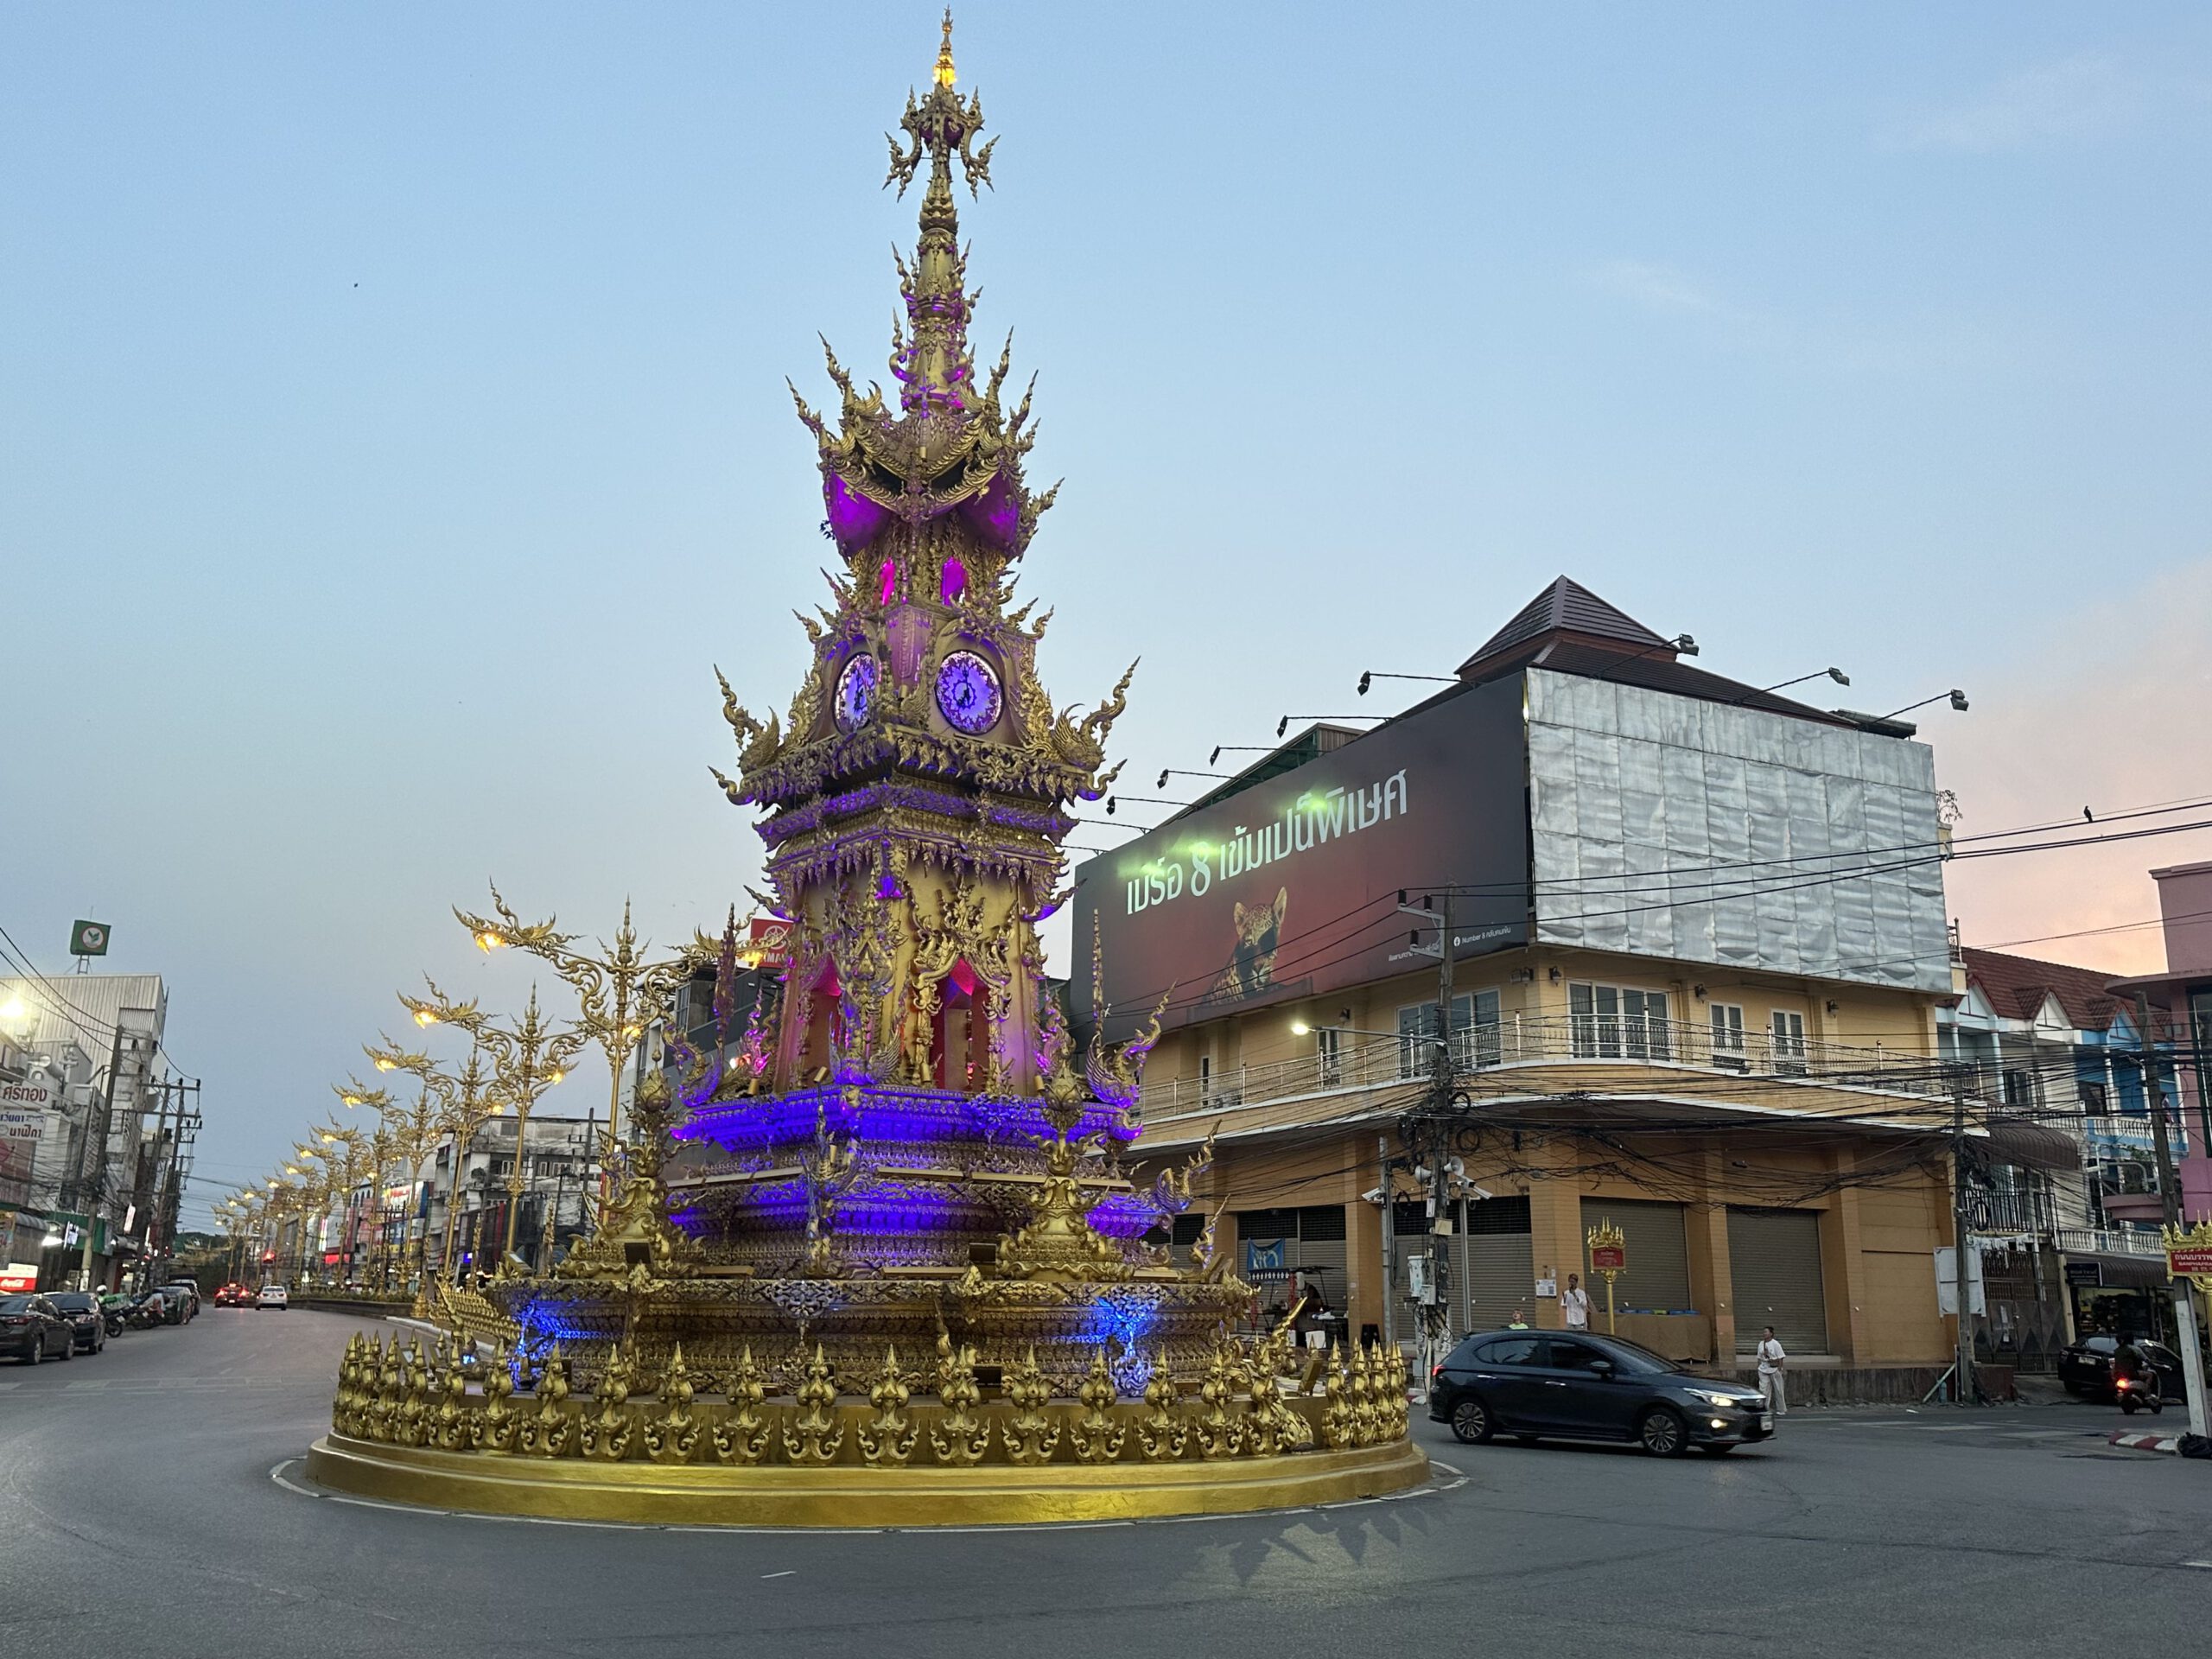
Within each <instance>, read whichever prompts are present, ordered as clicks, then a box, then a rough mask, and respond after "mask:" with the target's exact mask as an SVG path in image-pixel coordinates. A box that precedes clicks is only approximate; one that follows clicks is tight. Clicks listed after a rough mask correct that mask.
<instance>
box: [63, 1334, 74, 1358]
mask: <svg viewBox="0 0 2212 1659" xmlns="http://www.w3.org/2000/svg"><path fill="white" fill-rule="evenodd" d="M61 1357H62V1358H64V1359H74V1358H76V1357H77V1333H76V1332H70V1333H69V1339H68V1340H67V1342H65V1343H63V1344H61Z"/></svg>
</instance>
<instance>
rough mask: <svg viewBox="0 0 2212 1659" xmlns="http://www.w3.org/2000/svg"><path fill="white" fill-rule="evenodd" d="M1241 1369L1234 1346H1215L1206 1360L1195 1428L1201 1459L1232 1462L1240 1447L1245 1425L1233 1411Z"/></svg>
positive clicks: (1223, 1344)
mask: <svg viewBox="0 0 2212 1659" xmlns="http://www.w3.org/2000/svg"><path fill="white" fill-rule="evenodd" d="M1241 1369H1242V1367H1241V1364H1240V1363H1239V1361H1238V1359H1237V1357H1236V1346H1235V1344H1232V1343H1230V1342H1228V1341H1225V1340H1224V1341H1217V1342H1216V1343H1215V1344H1214V1345H1213V1351H1212V1352H1211V1354H1210V1355H1208V1356H1207V1359H1206V1375H1205V1381H1204V1382H1202V1383H1199V1384H1198V1399H1199V1401H1200V1402H1201V1404H1202V1406H1203V1409H1202V1410H1201V1411H1200V1412H1199V1414H1198V1422H1197V1423H1196V1424H1195V1425H1194V1427H1195V1429H1196V1432H1197V1433H1198V1452H1199V1454H1200V1455H1201V1456H1203V1457H1207V1458H1233V1457H1235V1456H1236V1453H1237V1452H1239V1451H1240V1450H1242V1449H1243V1445H1244V1424H1243V1420H1242V1418H1241V1416H1240V1415H1239V1414H1238V1413H1237V1412H1236V1385H1237V1381H1238V1376H1239V1372H1240V1370H1241Z"/></svg>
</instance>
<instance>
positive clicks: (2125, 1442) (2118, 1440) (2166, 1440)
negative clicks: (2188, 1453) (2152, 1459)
mask: <svg viewBox="0 0 2212 1659" xmlns="http://www.w3.org/2000/svg"><path fill="white" fill-rule="evenodd" d="M2112 1443H2113V1445H2114V1446H2120V1447H2122V1448H2124V1449H2125V1450H2126V1451H2129V1452H2173V1453H2175V1454H2176V1455H2177V1456H2178V1455H2179V1454H2180V1452H2181V1436H2180V1435H2178V1434H2130V1433H2126V1432H2125V1431H2124V1430H2123V1431H2120V1432H2118V1433H2114V1434H2113V1437H2112Z"/></svg>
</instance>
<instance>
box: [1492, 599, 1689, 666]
mask: <svg viewBox="0 0 2212 1659" xmlns="http://www.w3.org/2000/svg"><path fill="white" fill-rule="evenodd" d="M1548 633H1583V634H1590V635H1593V636H1595V637H1596V638H1598V639H1618V640H1620V641H1621V642H1622V643H1623V644H1624V645H1634V646H1637V647H1638V648H1646V647H1648V648H1649V649H1651V650H1653V651H1655V652H1656V651H1663V650H1667V649H1669V648H1670V647H1671V646H1672V645H1673V644H1674V642H1673V641H1672V640H1670V639H1661V638H1660V637H1659V636H1658V635H1657V634H1656V633H1654V632H1651V630H1650V629H1649V628H1647V627H1645V626H1643V623H1641V622H1639V621H1637V620H1636V619H1635V618H1634V617H1632V616H1630V615H1629V614H1628V613H1626V612H1625V611H1620V610H1616V609H1615V608H1614V607H1612V606H1611V605H1608V604H1607V603H1606V602H1605V601H1604V600H1602V599H1600V598H1599V597H1598V595H1597V594H1593V593H1592V592H1591V591H1590V590H1589V589H1588V588H1585V587H1584V586H1583V585H1582V584H1581V583H1580V582H1576V581H1574V580H1573V578H1572V577H1569V576H1561V577H1560V579H1559V580H1558V581H1557V582H1554V583H1552V585H1551V586H1550V587H1548V588H1545V589H1544V591H1543V592H1542V593H1541V594H1537V595H1536V596H1535V598H1534V599H1532V600H1530V601H1529V602H1528V603H1527V604H1526V605H1524V606H1522V607H1521V609H1520V612H1519V613H1517V614H1516V616H1515V617H1514V619H1513V620H1511V621H1510V622H1508V623H1507V624H1506V625H1505V626H1503V627H1502V628H1500V629H1499V630H1498V631H1497V632H1496V633H1493V634H1492V635H1491V637H1490V638H1489V639H1487V640H1486V641H1484V643H1483V645H1481V646H1480V647H1479V648H1478V650H1477V651H1476V652H1475V654H1474V655H1473V656H1471V657H1470V658H1467V660H1466V661H1465V662H1464V663H1462V664H1460V665H1459V671H1460V672H1461V673H1462V674H1465V672H1466V671H1468V670H1469V669H1470V668H1472V667H1473V666H1474V665H1475V664H1478V663H1479V662H1481V661H1483V660H1484V658H1489V657H1494V656H1497V654H1498V653H1500V652H1507V651H1510V650H1512V649H1513V647H1514V646H1516V645H1522V644H1524V643H1526V642H1527V641H1529V640H1530V639H1537V638H1539V637H1541V635H1544V634H1548Z"/></svg>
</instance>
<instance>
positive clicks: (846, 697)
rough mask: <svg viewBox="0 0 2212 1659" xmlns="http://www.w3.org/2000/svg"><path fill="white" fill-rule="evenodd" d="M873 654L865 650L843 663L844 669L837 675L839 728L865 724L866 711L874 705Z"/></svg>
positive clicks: (846, 729) (855, 729)
mask: <svg viewBox="0 0 2212 1659" xmlns="http://www.w3.org/2000/svg"><path fill="white" fill-rule="evenodd" d="M875 676H876V667H875V658H873V657H871V656H869V655H868V653H867V652H861V654H860V655H859V656H857V657H855V658H852V660H851V661H849V662H848V663H847V664H845V671H844V672H843V673H842V674H840V675H838V676H837V702H836V709H837V728H838V729H839V730H840V731H846V732H852V731H858V730H859V729H860V728H861V727H863V726H865V725H867V724H868V711H869V710H870V709H873V708H874V706H875Z"/></svg>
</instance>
